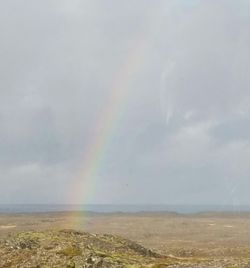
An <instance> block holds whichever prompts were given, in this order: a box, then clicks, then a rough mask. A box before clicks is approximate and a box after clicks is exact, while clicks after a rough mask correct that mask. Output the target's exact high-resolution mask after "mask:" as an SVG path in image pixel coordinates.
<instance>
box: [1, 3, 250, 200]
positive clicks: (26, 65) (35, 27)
mask: <svg viewBox="0 0 250 268" xmlns="http://www.w3.org/2000/svg"><path fill="white" fill-rule="evenodd" d="M249 8H250V6H249V4H248V2H247V1H237V3H236V2H235V1H224V0H221V1H184V0H183V1H157V2H152V1H126V2H124V1H115V0H113V1H111V0H110V1H109V0H108V1H105V2H104V1H97V0H95V1H79V0H73V1H70V2H69V1H66V0H65V1H64V0H63V1H60V3H59V2H57V1H40V2H39V3H36V4H34V2H33V1H8V2H6V3H2V4H1V8H0V32H1V43H0V54H1V63H0V70H1V71H0V139H1V143H0V162H1V163H0V166H1V170H2V171H1V174H0V180H1V182H3V185H4V188H3V190H1V191H0V193H1V199H0V202H43V201H44V200H49V201H50V202H65V196H67V195H68V193H67V189H68V187H69V185H70V184H71V182H72V180H74V176H75V175H76V174H77V172H78V171H79V170H80V169H81V168H82V165H83V163H82V161H83V160H82V159H84V155H85V154H86V152H87V149H86V148H88V146H89V144H90V143H91V142H92V137H93V135H94V134H95V131H96V129H98V126H97V122H99V121H100V119H102V115H103V113H104V112H105V107H106V106H107V103H108V101H109V98H110V94H112V90H113V82H114V80H115V79H116V77H117V76H119V72H120V71H121V70H122V68H123V66H124V65H125V64H129V63H130V62H129V60H130V57H131V55H132V54H133V52H134V50H135V48H134V46H136V45H137V44H138V43H139V44H144V45H145V46H143V49H144V50H145V51H142V56H141V58H140V59H139V64H138V67H137V68H136V71H135V72H134V73H133V75H131V76H130V77H129V78H128V79H129V83H128V85H129V92H130V93H129V94H128V96H127V99H126V101H125V100H124V103H123V105H124V106H123V108H122V111H115V112H117V113H118V112H121V115H122V116H120V117H119V122H113V123H115V127H114V129H115V130H114V131H113V132H112V133H111V134H112V135H111V136H112V137H111V138H110V141H109V143H108V145H107V148H106V151H105V153H104V156H103V160H102V165H101V166H100V168H99V170H98V174H97V181H98V186H97V189H96V195H95V196H94V197H93V198H92V199H91V200H89V202H94V203H95V202H100V203H105V202H106V203H110V202H120V203H127V200H129V202H131V203H133V202H134V203H136V202H138V203H149V202H152V203H157V202H160V203H164V202H165V203H183V202H187V203H209V202H210V201H211V202H212V201H214V202H217V203H220V202H221V203H223V202H224V201H225V200H227V201H225V202H230V198H231V197H230V194H229V193H228V190H227V186H226V185H227V182H226V181H227V180H228V178H229V179H230V180H231V182H232V183H233V184H237V185H238V195H240V193H242V195H243V196H241V200H242V202H243V201H244V202H245V203H247V202H249V201H250V200H249V199H248V197H247V196H246V194H247V193H246V192H245V190H244V189H245V188H246V185H248V183H247V178H248V176H249V174H250V170H249V168H248V163H247V159H249V154H250V150H249V145H248V140H249V138H248V137H249V134H250V133H249V112H250V110H249V107H250V95H249V90H248V85H249V79H250V76H249V71H250V65H249V62H250V60H249V56H250V54H249V41H250V34H249V30H248V29H249V24H250V17H249V15H248V13H249V12H248V11H249ZM132 67H133V66H131V68H132ZM122 82H123V81H121V84H122ZM125 83H126V81H124V82H123V84H122V86H124V84H125ZM114 118H115V119H117V118H116V115H115V116H114ZM104 119H105V118H104ZM104 119H103V120H104ZM97 131H98V130H97ZM127 184H128V186H126V185H127ZM35 185H39V189H38V190H35V191H34V193H33V195H32V196H31V195H30V196H29V197H27V195H26V193H27V192H30V191H31V189H34V188H35ZM51 185H54V186H56V187H55V189H56V190H54V188H53V187H52V188H53V190H54V191H52V190H50V189H51ZM138 188H140V189H141V190H140V191H141V192H142V194H141V195H140V196H138V190H137V189H138ZM215 188H216V189H215ZM7 193H9V194H7ZM211 195H214V196H215V197H214V198H213V200H211V199H210V198H211ZM149 197H150V200H148V199H149Z"/></svg>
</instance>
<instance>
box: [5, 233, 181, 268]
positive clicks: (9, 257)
mask: <svg viewBox="0 0 250 268" xmlns="http://www.w3.org/2000/svg"><path fill="white" fill-rule="evenodd" d="M0 254H1V259H0V267H6V268H7V267H69V268H70V267H72V268H73V267H79V268H80V267H164V266H165V265H170V264H173V263H177V262H176V260H175V259H174V258H170V257H165V256H162V255H160V254H157V253H155V252H153V251H151V250H149V249H146V248H144V247H142V246H140V245H139V244H137V243H135V242H132V241H130V240H128V239H123V238H121V237H119V236H114V235H105V234H104V235H97V234H90V233H86V232H78V231H74V230H61V231H43V232H20V233H17V234H15V235H10V236H9V237H8V238H5V239H2V241H1V242H0ZM164 264H165V265H164Z"/></svg>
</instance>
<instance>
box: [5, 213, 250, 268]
mask: <svg viewBox="0 0 250 268" xmlns="http://www.w3.org/2000/svg"><path fill="white" fill-rule="evenodd" d="M65 229H67V230H68V229H73V230H77V231H80V232H86V233H90V234H98V235H103V234H109V235H115V236H120V237H122V238H125V239H129V240H131V241H134V242H136V243H138V244H139V245H142V246H143V247H145V248H147V249H150V250H152V251H153V252H155V253H157V254H160V255H162V256H166V257H168V258H173V259H175V260H177V262H176V264H171V265H172V266H168V267H228V268H232V267H250V213H199V214H189V215H181V214H175V213H131V214H130V213H113V214H112V213H110V214H98V213H82V212H58V213H54V212H53V213H27V214H1V215H0V236H1V240H2V241H4V240H6V239H8V237H11V236H13V235H15V234H18V233H20V232H30V231H35V232H45V231H46V230H52V231H58V230H65ZM79 267H80V266H79ZM163 267H167V266H163Z"/></svg>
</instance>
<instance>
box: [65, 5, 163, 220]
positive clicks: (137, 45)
mask: <svg viewBox="0 0 250 268" xmlns="http://www.w3.org/2000/svg"><path fill="white" fill-rule="evenodd" d="M162 10H163V9H161V10H160V12H161V15H159V14H155V16H152V19H154V21H153V23H152V21H149V25H148V26H149V27H147V28H148V33H147V36H146V37H148V35H150V39H149V38H146V37H145V36H138V38H137V40H135V42H134V44H133V45H132V46H131V48H130V50H129V52H128V56H127V57H126V59H125V61H124V63H123V64H122V66H121V68H120V69H119V71H118V72H117V73H116V74H115V75H114V80H113V81H112V83H111V86H110V95H109V99H108V101H107V102H106V103H105V106H104V107H103V109H102V110H101V112H100V116H99V119H98V120H97V121H96V122H95V128H94V131H93V135H92V137H91V140H89V142H88V147H87V148H85V150H84V157H83V159H82V163H83V165H82V168H81V170H80V172H78V175H77V176H76V177H75V178H74V179H73V182H72V184H73V187H72V188H71V189H70V191H69V192H70V196H69V198H68V200H69V202H68V203H70V204H87V203H88V200H89V199H90V197H91V195H92V194H93V192H94V188H95V185H96V184H97V183H98V181H97V173H98V171H99V169H100V166H101V164H102V161H103V159H104V156H105V153H106V151H107V148H108V146H109V145H110V142H111V140H112V137H113V135H114V133H115V130H116V128H117V126H118V125H119V122H120V121H121V118H122V116H123V114H124V113H125V110H126V104H127V100H128V98H129V96H130V93H131V90H130V88H131V86H130V85H131V84H130V83H131V81H132V79H134V77H135V75H136V74H137V72H138V71H139V70H140V69H141V67H142V66H144V63H145V61H146V56H147V53H146V52H147V51H148V49H149V48H150V47H151V45H152V42H153V39H154V37H155V36H157V33H159V29H160V26H161V22H162V19H163V18H164V16H162ZM158 11H159V10H158ZM82 206H83V207H82V209H81V210H83V211H84V205H82ZM77 224H79V223H75V225H77Z"/></svg>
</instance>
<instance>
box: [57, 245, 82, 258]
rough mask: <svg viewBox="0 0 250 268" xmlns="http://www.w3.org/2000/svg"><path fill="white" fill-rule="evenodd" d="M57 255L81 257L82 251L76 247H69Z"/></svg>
mask: <svg viewBox="0 0 250 268" xmlns="http://www.w3.org/2000/svg"><path fill="white" fill-rule="evenodd" d="M57 253H58V254H62V255H64V256H66V257H75V256H80V255H81V254H82V252H81V250H80V249H79V248H78V247H74V246H68V247H66V248H64V249H62V250H59V251H58V252H57Z"/></svg>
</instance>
